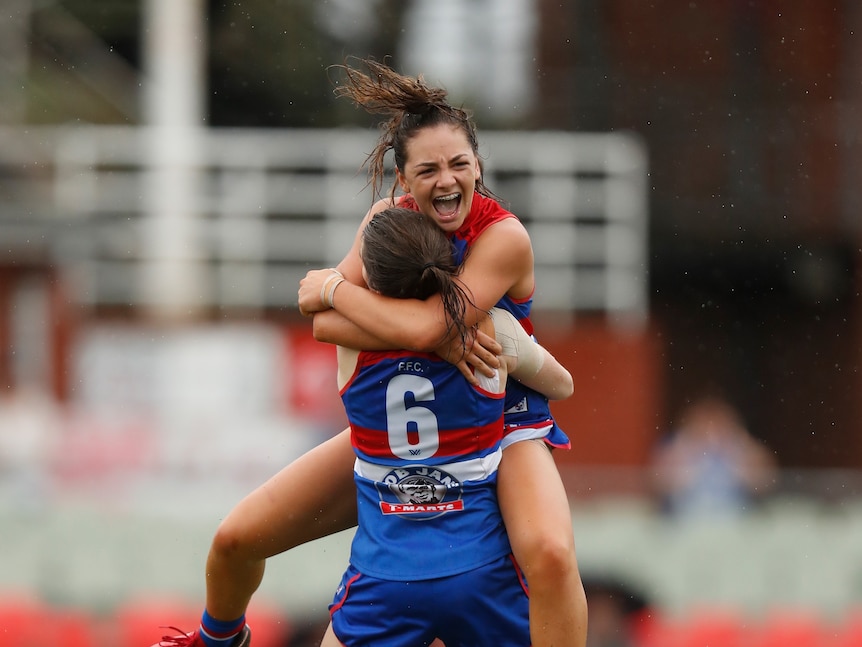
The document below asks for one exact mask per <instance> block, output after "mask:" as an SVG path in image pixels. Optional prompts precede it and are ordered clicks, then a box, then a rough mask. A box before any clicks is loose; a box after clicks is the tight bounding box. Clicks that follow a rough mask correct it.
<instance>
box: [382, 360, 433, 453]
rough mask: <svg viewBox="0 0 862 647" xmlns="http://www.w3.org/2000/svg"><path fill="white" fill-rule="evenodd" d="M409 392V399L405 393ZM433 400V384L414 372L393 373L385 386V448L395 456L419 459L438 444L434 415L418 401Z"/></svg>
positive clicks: (431, 451)
mask: <svg viewBox="0 0 862 647" xmlns="http://www.w3.org/2000/svg"><path fill="white" fill-rule="evenodd" d="M411 395H412V398H410V397H409V396H411ZM433 400H434V384H433V383H432V382H431V380H429V379H428V378H425V377H419V376H418V375H396V376H395V377H393V378H392V379H391V380H389V384H388V385H387V387H386V429H387V431H388V433H389V448H390V449H391V450H392V453H393V454H394V455H395V456H397V457H398V458H401V459H404V460H417V459H419V460H421V459H424V458H429V457H431V456H433V455H434V454H435V453H436V452H437V449H438V448H439V447H440V433H439V430H438V427H437V416H435V415H434V412H433V411H431V410H430V409H429V408H428V407H424V406H422V405H421V404H417V403H419V402H430V401H433Z"/></svg>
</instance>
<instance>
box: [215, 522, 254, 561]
mask: <svg viewBox="0 0 862 647" xmlns="http://www.w3.org/2000/svg"><path fill="white" fill-rule="evenodd" d="M250 549H251V546H250V545H249V542H248V541H247V540H246V537H245V533H244V532H243V529H242V528H241V527H240V526H238V525H236V524H233V523H231V522H230V518H227V519H225V520H224V521H222V522H221V523H220V524H219V526H218V528H217V529H216V532H215V535H214V536H213V540H212V546H211V551H212V552H213V553H216V554H218V555H222V556H226V557H229V556H236V555H240V554H243V553H245V552H249V551H250Z"/></svg>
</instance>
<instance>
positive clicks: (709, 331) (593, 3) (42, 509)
mask: <svg viewBox="0 0 862 647" xmlns="http://www.w3.org/2000/svg"><path fill="white" fill-rule="evenodd" d="M860 29H862V7H860V6H857V4H856V3H853V2H848V1H840V0H817V1H814V0H804V1H801V2H795V3H775V2H758V1H742V0H741V1H738V2H721V3H719V2H705V1H697V2H682V1H674V0H656V1H654V2H649V3H645V2H638V1H636V0H604V1H601V2H600V1H598V0H575V1H570V2H553V1H549V0H469V1H467V0H461V1H458V0H435V1H434V2H430V1H424V2H423V1H421V0H412V1H401V2H399V1H397V0H327V1H320V0H318V1H317V2H312V0H266V1H264V0H246V1H244V2H222V1H216V0H209V1H208V2H204V1H203V0H185V1H184V2H171V1H170V0H113V1H112V2H98V1H95V0H62V1H60V0H4V2H3V7H2V19H0V542H2V544H0V545H2V547H3V550H2V551H0V552H2V554H1V555H0V636H3V640H2V642H3V644H10V645H13V644H14V645H30V646H39V647H42V646H43V645H47V644H52V645H62V646H65V647H73V646H74V647H101V646H102V645H108V644H110V645H119V646H122V647H127V646H128V647H132V646H145V645H149V644H151V643H152V642H155V641H156V640H158V638H159V637H160V635H161V634H162V633H163V631H162V630H161V629H160V628H159V626H160V625H165V624H170V625H176V626H181V627H184V628H186V627H187V628H188V629H191V628H193V627H194V626H195V624H196V622H197V619H198V617H199V615H200V611H201V609H202V604H203V592H204V560H205V557H206V552H207V550H208V548H209V542H210V539H211V537H212V534H213V532H214V531H215V528H216V526H217V525H218V522H219V520H220V519H221V518H222V517H223V516H224V515H225V514H226V513H227V512H228V511H229V510H230V508H231V507H232V506H233V505H234V504H235V503H236V502H237V501H239V499H240V498H241V497H242V496H243V495H244V494H245V493H246V492H248V491H249V490H251V489H252V488H254V487H255V486H257V485H258V484H260V483H261V482H263V481H264V480H266V479H267V478H268V477H269V476H270V475H272V474H273V473H275V472H276V471H277V470H278V469H279V468H280V467H282V466H283V465H285V464H286V463H288V462H289V461H291V460H292V459H293V458H295V457H296V456H298V455H299V454H300V453H301V452H303V451H304V450H306V449H308V448H309V447H312V446H313V445H315V444H316V443H318V442H320V441H321V440H323V439H325V438H328V437H329V436H331V435H332V434H334V433H336V432H337V431H338V430H340V429H341V428H342V427H343V426H344V424H345V420H344V417H343V413H342V409H341V404H340V401H339V400H338V397H337V393H336V387H335V368H334V367H335V364H334V361H335V360H334V354H333V350H332V349H331V348H329V347H325V346H324V345H322V344H317V343H316V342H315V341H314V340H313V338H312V336H311V330H310V322H309V321H308V320H306V319H303V318H302V317H300V316H299V315H298V313H297V311H296V290H297V287H298V281H299V279H300V278H301V277H302V276H303V275H304V274H305V271H306V270H307V269H311V268H316V267H323V266H330V265H334V264H335V263H336V262H337V261H338V260H339V259H340V258H341V257H342V255H343V254H344V253H345V251H346V250H347V248H348V246H349V244H350V241H351V240H352V237H353V235H354V233H355V231H356V227H357V225H358V222H359V220H360V218H361V216H362V215H363V214H364V212H365V211H366V209H367V208H368V206H369V205H370V204H371V202H372V199H373V196H372V195H371V194H370V190H369V189H368V187H367V186H366V178H365V174H364V171H363V170H362V169H361V168H360V167H361V164H362V162H363V160H364V158H365V155H366V154H367V153H368V152H370V150H371V147H372V146H373V143H374V141H375V138H376V135H377V131H376V129H375V126H376V122H375V121H374V120H373V119H372V118H370V117H369V116H368V115H366V114H365V113H363V112H362V111H360V110H358V109H356V108H355V107H354V106H352V105H351V104H350V103H349V102H346V101H343V100H342V101H336V100H335V98H334V95H333V88H334V87H335V85H336V84H337V83H338V82H339V76H338V72H337V70H336V69H333V68H332V66H333V65H338V64H341V63H343V62H344V61H345V58H346V57H349V56H357V57H367V56H372V57H375V58H377V59H384V58H385V59H386V60H387V61H388V62H389V63H390V64H392V65H393V66H394V67H395V68H396V69H399V70H400V71H403V72H405V73H410V74H420V73H421V74H423V75H424V76H425V78H426V80H427V81H428V82H430V83H433V84H440V85H443V86H444V87H446V88H447V89H448V90H449V93H450V98H451V99H452V100H453V102H455V103H456V104H463V105H464V106H465V107H468V108H470V109H471V110H472V111H473V114H474V117H475V120H476V122H477V124H478V126H479V132H480V145H481V149H482V154H483V156H484V157H485V164H486V171H487V172H486V183H487V184H488V185H489V186H490V187H491V188H492V189H493V190H494V191H495V192H496V193H497V194H499V195H501V196H502V197H503V198H504V199H506V200H507V201H508V202H509V205H510V207H511V208H512V210H513V211H514V212H515V213H516V214H518V215H519V216H520V217H521V218H522V220H523V221H524V222H525V224H526V225H527V227H528V230H529V231H530V235H531V237H532V239H533V244H534V248H535V250H536V264H537V277H538V285H537V292H536V300H535V303H536V316H535V320H536V326H537V334H538V337H539V339H540V341H542V342H543V343H544V344H545V345H547V346H548V347H549V348H550V349H551V350H552V352H554V354H555V355H556V356H557V357H558V358H559V359H560V360H561V361H562V362H563V363H564V364H565V365H566V366H567V367H568V368H569V369H570V370H571V371H572V373H573V375H574V376H575V383H576V393H575V395H574V397H573V398H571V399H570V400H568V401H565V402H561V403H556V404H555V407H554V412H555V415H556V416H557V417H558V419H559V420H560V422H561V424H562V426H563V428H564V429H566V430H567V432H568V433H569V435H570V437H571V438H572V449H571V450H570V451H568V452H558V454H557V463H558V465H559V467H560V471H561V473H562V474H563V477H564V479H565V482H566V485H567V488H568V491H569V494H570V498H571V504H572V510H573V515H574V526H575V533H576V541H577V546H578V555H579V563H580V565H581V569H582V573H583V576H584V579H585V584H586V585H587V588H588V593H589V598H590V614H591V620H590V647H659V646H660V645H661V646H667V645H679V646H683V645H686V646H688V647H697V646H700V647H704V646H705V645H723V646H725V647H730V646H732V645H749V646H754V645H756V646H757V647H768V646H769V645H779V644H780V645H784V646H785V647H787V646H791V647H792V646H802V645H805V646H815V645H843V646H845V647H851V646H852V645H862V504H861V503H860V491H862V476H860V475H862V471H860V470H862V433H860V431H862V430H860V423H859V420H860V418H862V398H860V395H862V372H861V371H860V368H859V365H860V359H862V321H860V315H862V311H860V306H862V300H860V296H859V288H860V280H862V275H860V269H859V256H860V254H859V249H860V242H862V217H860V215H859V213H858V212H859V209H860V203H862V182H860V180H862V138H860V133H862V121H860V117H859V105H860V101H862V84H860V78H862V41H860V39H859V37H858V32H859V31H860ZM320 477H321V478H326V475H325V474H322V475H320ZM311 485H312V486H313V484H311ZM345 496H352V493H345ZM349 542H350V533H342V534H341V535H337V536H335V537H332V538H329V539H326V540H323V541H320V542H316V543H314V544H309V545H307V546H303V547H301V548H299V549H297V550H296V551H292V552H291V553H289V554H286V555H283V556H280V557H277V558H275V559H273V560H271V562H270V565H269V566H268V572H267V577H266V579H265V582H264V585H263V586H262V588H261V590H260V593H259V595H258V596H257V598H256V600H255V603H254V606H253V609H252V611H251V612H250V619H251V623H252V625H253V626H254V627H255V637H256V638H255V644H256V647H266V646H267V645H270V646H271V647H285V646H287V645H292V646H294V647H299V646H301V645H306V644H308V645H311V644H317V643H316V642H315V641H317V640H319V637H320V635H321V634H322V626H321V623H323V624H324V625H325V622H326V618H327V615H326V613H327V612H326V606H327V604H328V602H329V600H330V599H331V595H332V592H333V590H334V588H335V586H336V585H337V582H338V579H339V577H340V574H341V573H342V571H343V569H344V567H345V565H346V562H347V554H348V547H349ZM28 619H29V620H28Z"/></svg>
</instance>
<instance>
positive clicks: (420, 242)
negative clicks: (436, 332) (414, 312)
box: [360, 207, 473, 342]
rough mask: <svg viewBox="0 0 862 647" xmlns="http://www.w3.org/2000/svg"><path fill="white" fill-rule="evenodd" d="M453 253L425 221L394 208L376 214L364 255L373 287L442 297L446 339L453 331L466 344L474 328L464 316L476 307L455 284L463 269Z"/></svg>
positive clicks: (404, 295) (365, 236)
mask: <svg viewBox="0 0 862 647" xmlns="http://www.w3.org/2000/svg"><path fill="white" fill-rule="evenodd" d="M454 251H455V250H454V248H453V246H452V242H451V241H450V240H449V237H448V236H447V235H446V234H445V233H444V232H443V230H441V229H440V228H439V227H438V226H437V225H436V224H435V223H434V222H433V221H432V220H431V219H429V218H428V217H427V216H425V215H424V214H422V213H420V212H418V211H414V210H412V209H405V208H403V207H391V208H389V209H384V210H383V211H380V212H378V213H376V214H374V216H373V217H372V218H371V220H370V221H369V222H368V224H367V225H366V226H365V229H364V230H363V232H362V247H361V252H360V253H361V256H362V264H363V266H364V267H365V277H366V281H367V282H368V287H369V288H371V289H372V290H376V291H377V292H379V293H380V294H382V295H384V296H387V297H395V298H398V299H423V300H424V299H427V298H428V297H430V296H432V295H434V294H440V298H441V299H442V301H443V309H444V311H445V313H446V322H447V334H451V333H452V332H453V330H454V331H455V332H456V333H457V334H458V336H459V337H460V338H461V341H462V342H466V340H467V336H468V334H469V332H470V329H471V327H470V326H468V325H467V324H466V322H465V313H466V309H467V304H470V305H473V302H472V301H471V300H470V297H469V295H468V294H467V291H466V289H465V288H464V286H463V285H462V284H461V283H460V282H459V281H458V280H457V276H458V274H459V273H460V271H461V266H460V265H458V264H457V263H456V262H455V258H454Z"/></svg>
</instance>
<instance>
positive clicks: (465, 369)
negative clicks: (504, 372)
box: [455, 359, 491, 386]
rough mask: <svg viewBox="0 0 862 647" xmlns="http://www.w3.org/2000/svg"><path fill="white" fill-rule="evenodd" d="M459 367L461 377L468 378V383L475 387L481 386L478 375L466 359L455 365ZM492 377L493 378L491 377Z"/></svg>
mask: <svg viewBox="0 0 862 647" xmlns="http://www.w3.org/2000/svg"><path fill="white" fill-rule="evenodd" d="M455 366H457V367H458V370H459V371H461V375H463V376H464V377H465V378H467V381H468V382H469V383H470V384H472V385H473V386H479V380H478V378H477V377H476V374H475V373H474V372H473V370H472V369H471V368H470V365H469V364H468V363H467V361H466V359H462V360H461V361H460V362H458V363H457V364H455ZM489 377H491V376H489Z"/></svg>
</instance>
